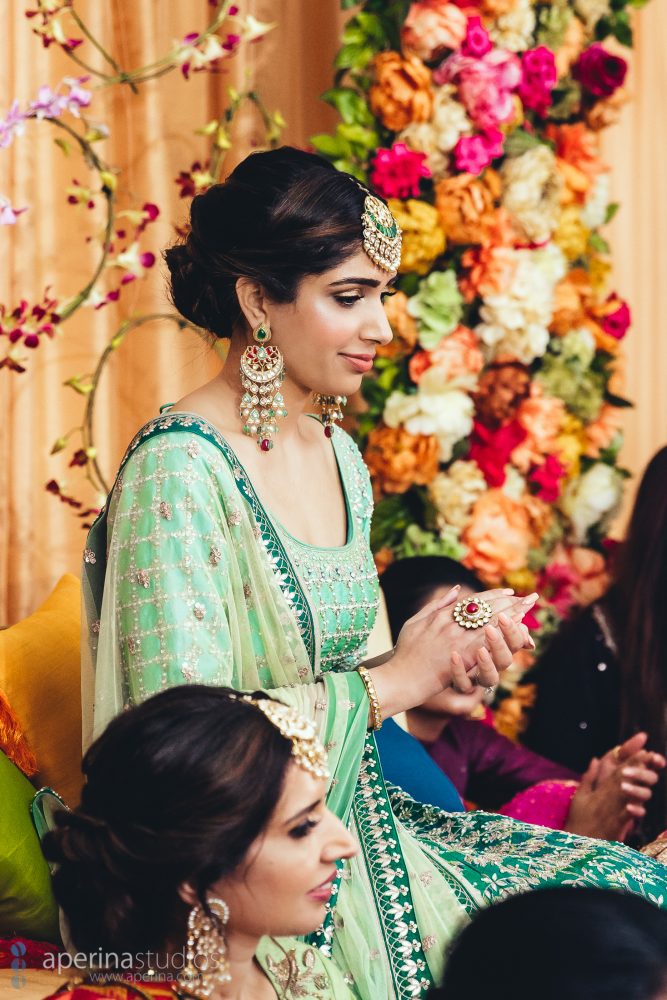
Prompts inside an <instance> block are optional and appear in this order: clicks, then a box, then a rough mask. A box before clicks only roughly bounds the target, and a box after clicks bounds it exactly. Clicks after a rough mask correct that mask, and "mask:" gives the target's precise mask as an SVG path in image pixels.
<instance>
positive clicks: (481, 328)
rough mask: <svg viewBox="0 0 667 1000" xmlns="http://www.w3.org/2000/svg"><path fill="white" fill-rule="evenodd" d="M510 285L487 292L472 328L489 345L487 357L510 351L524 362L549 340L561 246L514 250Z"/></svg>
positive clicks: (562, 261)
mask: <svg viewBox="0 0 667 1000" xmlns="http://www.w3.org/2000/svg"><path fill="white" fill-rule="evenodd" d="M514 253H515V256H516V269H515V273H514V277H513V279H512V283H511V285H510V287H509V288H508V289H507V290H506V291H505V292H502V293H498V294H496V295H489V296H488V297H487V298H485V299H484V304H483V305H482V307H481V309H480V316H481V319H482V323H480V324H479V325H478V326H477V327H476V328H475V332H476V333H477V334H478V336H479V337H480V338H481V339H482V341H483V342H484V343H485V344H486V346H487V347H488V348H489V351H488V354H489V355H490V359H492V358H493V357H495V356H496V354H510V355H512V356H513V357H515V358H517V359H518V360H519V361H521V362H523V363H524V364H530V363H531V362H532V361H534V360H535V358H539V357H542V355H543V354H544V352H545V351H546V349H547V345H548V343H549V329H548V327H549V323H550V322H551V317H552V315H553V295H554V288H555V286H556V284H557V283H558V281H560V279H561V278H562V277H563V276H564V274H565V272H566V265H565V257H564V256H563V253H562V252H561V250H560V249H559V248H558V247H557V246H556V245H555V244H554V243H549V244H548V245H547V246H546V247H543V248H541V249H540V250H515V251H514Z"/></svg>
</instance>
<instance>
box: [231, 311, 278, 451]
mask: <svg viewBox="0 0 667 1000" xmlns="http://www.w3.org/2000/svg"><path fill="white" fill-rule="evenodd" d="M253 339H254V340H255V343H254V344H250V346H249V347H246V349H245V351H244V352H243V354H242V355H241V385H242V386H243V388H244V389H245V392H244V393H243V396H242V397H241V406H240V408H239V413H240V415H241V420H242V421H243V433H244V434H250V435H252V436H253V437H256V438H257V444H258V445H259V446H260V448H261V449H262V451H271V449H272V448H273V440H272V438H273V435H274V434H277V433H278V425H277V424H276V420H277V419H278V417H286V416H287V410H286V409H285V400H284V399H283V394H282V393H281V391H280V387H281V385H282V384H283V379H284V378H285V363H284V360H283V356H282V354H281V352H280V350H279V349H278V348H277V347H276V346H275V344H269V341H270V340H271V330H270V329H269V325H268V323H265V324H263V325H262V326H258V327H257V329H256V330H255V331H254V332H253Z"/></svg>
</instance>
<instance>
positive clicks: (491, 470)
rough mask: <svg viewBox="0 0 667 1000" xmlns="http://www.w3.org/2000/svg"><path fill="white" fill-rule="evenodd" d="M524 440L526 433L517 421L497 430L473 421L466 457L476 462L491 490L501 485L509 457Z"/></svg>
mask: <svg viewBox="0 0 667 1000" xmlns="http://www.w3.org/2000/svg"><path fill="white" fill-rule="evenodd" d="M525 438H526V431H525V430H524V429H523V427H522V426H521V424H520V423H519V422H518V420H512V421H511V422H510V423H509V424H505V425H504V427H499V428H498V429H497V430H491V429H490V428H488V427H486V426H485V425H484V424H480V423H479V421H477V420H476V421H475V424H474V426H473V431H472V435H471V444H470V453H469V456H468V457H469V458H470V459H471V460H472V461H473V462H477V464H478V466H479V467H480V469H481V470H482V474H483V476H484V478H485V479H486V481H487V483H488V485H489V486H490V487H491V488H493V487H496V486H502V485H503V483H504V482H505V466H506V465H507V463H508V462H509V460H510V455H511V454H512V452H513V451H514V449H515V448H516V447H517V445H519V444H521V442H522V441H524V440H525Z"/></svg>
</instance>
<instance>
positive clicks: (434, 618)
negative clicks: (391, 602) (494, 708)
mask: <svg viewBox="0 0 667 1000" xmlns="http://www.w3.org/2000/svg"><path fill="white" fill-rule="evenodd" d="M459 590H460V588H459V587H454V588H453V589H452V590H450V591H449V593H447V594H446V595H445V596H444V597H443V598H440V599H438V600H436V601H431V603H430V604H427V605H426V606H425V607H424V608H422V610H421V611H419V612H418V613H417V614H416V615H414V616H413V617H412V618H410V619H408V621H407V622H406V623H405V625H404V626H403V628H402V629H401V632H400V635H399V637H398V641H397V643H396V647H395V650H394V653H393V655H392V657H391V658H390V659H389V660H387V661H386V662H385V663H383V664H382V665H381V666H379V667H376V668H374V669H373V671H372V676H373V682H374V683H375V687H376V691H377V694H378V698H379V700H380V706H381V709H382V714H383V716H385V717H386V716H391V715H396V714H397V713H399V712H403V711H406V710H407V709H410V708H414V707H416V706H417V705H420V704H422V702H424V701H426V700H427V699H428V698H431V697H433V695H436V694H439V693H440V692H441V691H442V690H444V688H446V687H449V686H450V685H451V684H452V683H453V682H454V683H455V684H456V687H457V688H458V689H460V690H464V691H465V690H470V689H471V688H472V687H473V686H474V683H475V682H477V683H479V684H481V685H483V686H484V687H492V686H494V685H495V684H497V683H498V680H499V675H500V673H501V672H502V671H503V670H505V669H507V667H509V666H510V664H511V663H512V659H513V656H514V653H515V652H517V650H519V649H525V648H528V649H534V648H535V647H534V643H533V641H532V639H531V637H530V633H529V632H528V629H527V628H526V626H525V625H523V624H522V619H523V618H524V617H525V615H526V614H527V613H528V611H530V609H531V608H532V607H533V605H534V604H535V601H536V600H537V594H533V595H531V596H530V597H529V598H520V597H515V596H514V592H513V591H511V590H501V589H498V590H488V591H485V592H483V593H480V594H477V595H475V596H476V597H478V598H480V599H482V600H484V601H487V602H488V603H489V604H490V605H491V607H492V609H493V612H494V615H493V618H492V619H491V622H490V624H489V625H487V626H486V627H484V628H478V629H464V628H461V626H460V625H458V624H457V622H456V621H455V620H454V618H453V617H452V607H453V605H454V604H456V602H457V600H458V598H459Z"/></svg>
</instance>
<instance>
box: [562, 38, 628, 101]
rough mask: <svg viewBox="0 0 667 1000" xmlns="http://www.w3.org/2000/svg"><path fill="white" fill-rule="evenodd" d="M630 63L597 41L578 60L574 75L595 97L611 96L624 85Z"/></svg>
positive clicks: (573, 71)
mask: <svg viewBox="0 0 667 1000" xmlns="http://www.w3.org/2000/svg"><path fill="white" fill-rule="evenodd" d="M627 70H628V64H627V63H626V61H625V59H622V58H621V57H620V56H613V55H612V54H611V52H607V50H606V49H605V48H604V47H603V46H602V45H600V43H599V42H595V43H594V44H593V45H590V46H589V47H588V48H587V49H585V50H584V51H583V52H582V53H581V55H580V56H579V59H578V60H577V62H576V64H575V66H574V68H573V70H572V75H573V77H574V78H575V80H578V81H579V83H580V84H581V86H582V87H583V88H584V90H587V91H588V93H589V94H593V96H594V97H611V95H612V94H613V93H614V91H615V90H618V88H619V87H620V86H622V84H623V81H624V80H625V74H626V73H627Z"/></svg>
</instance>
